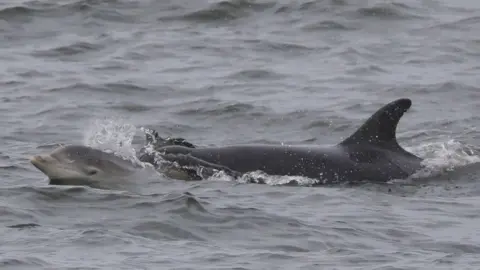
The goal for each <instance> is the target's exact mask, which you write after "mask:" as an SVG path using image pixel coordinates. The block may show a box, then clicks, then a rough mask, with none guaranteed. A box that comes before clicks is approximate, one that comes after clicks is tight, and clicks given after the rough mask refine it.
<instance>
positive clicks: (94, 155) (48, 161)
mask: <svg viewBox="0 0 480 270" xmlns="http://www.w3.org/2000/svg"><path fill="white" fill-rule="evenodd" d="M30 162H31V163H32V164H33V165H34V166H35V167H36V168H37V169H38V170H40V171H41V172H43V173H44V174H45V175H46V176H48V178H49V180H50V182H49V183H50V184H51V185H86V186H94V187H95V186H102V184H105V183H106V182H107V181H108V180H114V179H115V180H114V181H118V178H121V177H126V176H129V175H131V174H133V173H134V172H135V170H136V169H139V168H141V166H140V165H137V164H135V163H133V162H131V161H128V160H125V159H123V158H121V157H119V156H117V155H115V154H113V153H107V152H104V151H102V150H99V149H95V148H91V147H88V146H83V145H68V146H60V147H58V148H56V149H55V150H54V151H52V152H51V153H50V154H43V155H36V156H33V157H31V158H30Z"/></svg>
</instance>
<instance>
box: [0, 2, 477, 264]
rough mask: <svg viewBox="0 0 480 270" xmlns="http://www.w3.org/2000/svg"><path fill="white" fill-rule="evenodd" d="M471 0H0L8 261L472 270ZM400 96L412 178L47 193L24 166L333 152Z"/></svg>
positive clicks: (1, 247)
mask: <svg viewBox="0 0 480 270" xmlns="http://www.w3.org/2000/svg"><path fill="white" fill-rule="evenodd" d="M479 34H480V2H479V1H474V0H462V1H447V0H423V1H422V0H419V1H412V0H407V1H387V0H384V1H381V0H378V1H367V0H357V1H354V0H317V1H303V0H301V1H286V0H262V1H253V0H251V1H246V0H229V1H205V0H199V1H193V0H190V1H187V0H179V1H169V0H158V1H154V0H104V1H102V0H55V1H54V0H37V1H20V0H9V1H2V3H1V4H0V39H1V42H0V86H1V87H0V91H1V99H0V102H1V103H0V104H1V105H0V111H1V113H2V117H1V118H0V137H1V139H2V144H0V175H1V176H2V178H1V179H2V185H1V187H0V213H1V214H0V239H1V241H0V267H1V269H195V270H198V269H382V270H383V269H385V270H386V269H456V270H458V269H479V268H480V233H479V230H478V228H479V226H480V212H479V209H480V184H479V181H480V177H479V176H480V163H479V162H480V153H479V149H480V148H478V145H479V142H480V131H479V130H478V128H477V127H478V126H479V125H480V117H479V114H480V86H479V85H480V84H479V83H480V76H479V74H480V35H479ZM398 98H410V99H412V101H413V105H412V108H411V109H410V110H409V111H408V112H407V113H406V114H405V115H404V116H403V118H402V119H401V121H400V124H399V125H398V129H397V131H398V134H397V135H398V139H399V142H400V144H401V145H402V146H404V147H405V148H406V149H408V150H410V151H412V152H414V153H415V154H417V155H419V156H421V157H423V158H425V163H426V165H427V166H426V169H425V170H424V171H422V172H419V173H420V174H421V177H420V178H419V179H415V180H412V179H406V180H398V181H397V180H395V181H392V182H389V183H385V184H364V185H360V186H354V187H352V186H344V185H338V186H333V187H322V186H320V187H311V186H310V184H311V181H313V180H312V179H307V180H305V181H304V182H302V183H303V184H301V185H300V186H287V185H285V183H286V182H288V179H284V178H282V177H267V178H268V179H267V184H265V185H258V184H248V183H243V182H241V181H235V180H231V179H227V178H225V177H221V176H219V177H213V178H211V179H208V180H205V181H199V182H183V181H177V180H172V179H168V178H165V177H161V176H159V175H151V176H145V177H138V178H136V179H131V180H132V183H131V185H130V186H129V187H128V188H125V189H94V188H90V187H81V186H78V187H70V186H64V187H58V186H49V185H48V182H47V179H46V178H45V176H44V175H43V174H42V173H40V172H39V171H38V170H36V169H35V168H34V167H33V166H32V165H31V164H30V163H29V161H28V156H31V155H34V154H38V153H43V152H48V151H51V149H53V148H54V147H55V146H56V145H58V144H72V143H75V144H86V145H92V146H95V147H99V148H105V149H114V150H115V151H117V152H118V153H119V154H121V155H124V156H134V155H135V151H138V149H139V148H140V147H141V146H142V145H143V143H144V135H143V132H142V131H141V128H142V127H149V128H154V129H156V130H157V131H158V132H159V133H160V135H161V136H175V137H183V138H186V139H187V140H189V141H191V142H193V143H195V144H198V145H228V144H240V143H258V142H261V143H288V144H334V143H338V142H339V141H341V140H342V138H345V137H346V136H348V135H350V134H351V133H352V132H354V131H355V129H356V128H357V127H359V126H360V125H361V124H362V123H363V121H365V119H366V118H368V117H369V116H370V115H371V114H373V113H374V112H375V111H376V110H377V109H378V108H380V107H381V106H382V105H384V104H386V103H388V102H390V101H392V100H395V99H398Z"/></svg>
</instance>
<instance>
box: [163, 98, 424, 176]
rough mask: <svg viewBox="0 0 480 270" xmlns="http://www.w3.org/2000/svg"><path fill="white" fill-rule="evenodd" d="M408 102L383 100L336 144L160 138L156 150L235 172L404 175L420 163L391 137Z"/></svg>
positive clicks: (167, 156) (173, 157) (168, 157)
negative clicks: (197, 142)
mask: <svg viewBox="0 0 480 270" xmlns="http://www.w3.org/2000/svg"><path fill="white" fill-rule="evenodd" d="M411 105H412V101H411V100H410V99H408V98H402V99H397V100H395V101H392V102H390V103H388V104H386V105H384V106H383V107H381V108H380V109H378V110H377V111H376V112H375V113H374V114H373V115H372V116H370V118H368V119H367V120H366V121H365V122H364V123H363V125H361V126H360V127H359V128H358V129H357V130H356V131H355V132H354V133H353V134H352V135H351V136H349V137H348V138H346V139H345V140H343V141H342V142H340V143H338V144H336V145H330V146H317V145H274V144H263V145H262V144H254V145H230V146H223V147H195V146H194V145H193V144H192V145H190V146H184V145H164V144H161V145H158V146H156V147H155V150H156V151H157V152H158V153H159V155H160V156H161V157H162V158H163V159H165V160H168V161H171V162H176V163H178V164H179V165H181V166H202V167H208V168H211V169H217V170H224V171H225V172H227V173H230V174H231V175H232V176H234V177H239V176H242V175H244V174H246V173H248V172H254V171H263V172H264V173H266V174H268V175H281V176H301V177H308V178H311V179H317V180H321V181H319V182H318V183H319V184H321V183H324V184H325V183H339V182H348V183H356V182H365V181H367V182H387V181H389V180H393V179H405V178H407V177H409V176H411V175H412V174H413V173H415V172H416V171H417V170H419V169H421V168H422V165H421V162H422V158H420V157H418V156H416V155H414V154H412V153H410V152H408V151H406V150H405V149H403V148H402V147H401V146H400V145H399V143H398V141H397V138H396V129H397V125H398V123H399V121H400V118H401V117H402V116H403V115H404V113H405V112H406V111H407V110H408V109H409V108H410V107H411Z"/></svg>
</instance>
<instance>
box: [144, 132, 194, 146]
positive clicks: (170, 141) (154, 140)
mask: <svg viewBox="0 0 480 270" xmlns="http://www.w3.org/2000/svg"><path fill="white" fill-rule="evenodd" d="M145 141H146V143H147V144H150V145H153V146H154V148H162V147H165V146H168V145H180V146H185V147H188V148H195V145H193V144H192V143H190V142H188V141H187V140H185V139H184V138H170V137H168V138H166V139H164V138H162V137H160V135H158V132H157V131H156V130H154V129H145Z"/></svg>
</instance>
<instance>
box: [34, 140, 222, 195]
mask: <svg viewBox="0 0 480 270" xmlns="http://www.w3.org/2000/svg"><path fill="white" fill-rule="evenodd" d="M146 137H147V139H148V140H150V139H151V138H150V137H149V135H148V134H147V135H146ZM161 145H164V146H166V145H183V146H187V147H190V146H193V145H191V144H190V143H188V142H187V141H185V140H184V139H182V138H166V139H163V138H161V137H159V136H158V134H156V146H161ZM142 150H145V149H142ZM141 156H145V157H146V156H147V155H145V154H142V155H141ZM141 156H140V157H141ZM140 161H142V162H144V163H149V164H152V165H153V167H154V169H156V170H157V171H158V172H161V173H163V174H164V175H166V176H167V177H171V178H176V179H183V180H200V179H201V178H200V176H198V174H197V170H195V169H191V168H179V167H177V166H171V165H169V164H158V163H156V162H154V159H153V158H150V159H146V158H144V159H143V160H140ZM30 162H31V163H32V165H33V166H35V167H36V168H37V169H38V170H39V171H41V172H43V173H44V174H45V175H46V176H47V177H48V178H49V184H50V185H73V186H79V185H80V186H90V187H95V188H110V187H115V186H118V185H122V184H125V183H128V181H129V178H130V177H133V175H134V174H135V173H137V172H139V170H142V169H144V166H142V165H141V164H140V163H136V162H133V161H131V160H127V159H124V158H122V157H120V156H118V155H116V154H114V153H109V152H105V151H102V150H100V149H96V148H93V147H89V146H84V145H66V146H60V147H58V148H56V149H54V150H53V151H52V152H51V153H48V154H41V155H35V156H32V157H30ZM203 172H204V173H205V176H208V175H213V173H214V171H213V170H212V169H210V168H207V169H206V170H203Z"/></svg>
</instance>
